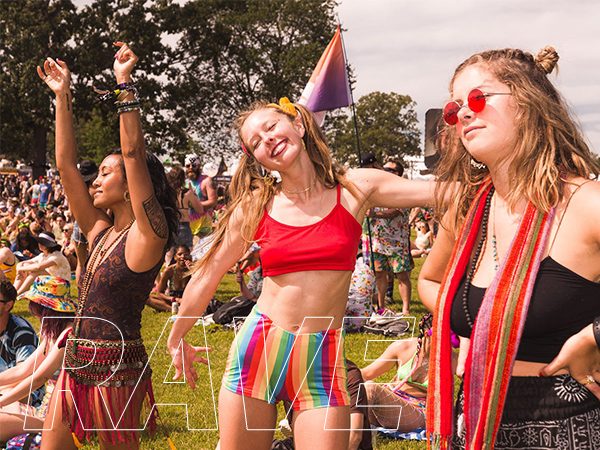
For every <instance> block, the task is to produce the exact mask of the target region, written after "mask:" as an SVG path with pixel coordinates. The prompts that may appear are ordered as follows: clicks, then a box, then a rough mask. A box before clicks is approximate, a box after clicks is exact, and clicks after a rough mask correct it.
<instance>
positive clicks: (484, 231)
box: [462, 186, 494, 329]
mask: <svg viewBox="0 0 600 450" xmlns="http://www.w3.org/2000/svg"><path fill="white" fill-rule="evenodd" d="M493 196H494V187H493V186H492V188H491V190H490V193H489V195H488V196H487V198H486V199H485V209H484V211H483V218H482V221H481V240H480V241H479V244H477V250H475V255H474V256H473V261H472V262H471V267H470V268H469V271H468V272H467V277H466V280H465V290H464V291H463V298H462V307H463V311H464V312H465V316H466V318H467V323H468V324H469V327H471V329H473V325H474V322H473V318H472V317H471V313H470V312H469V289H470V287H471V281H472V280H473V276H474V275H475V271H476V270H477V266H478V262H479V256H480V255H481V251H482V250H483V246H484V244H485V241H486V238H487V228H488V218H489V214H490V204H491V202H492V197H493Z"/></svg>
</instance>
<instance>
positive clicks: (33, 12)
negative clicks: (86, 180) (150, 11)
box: [0, 0, 76, 177]
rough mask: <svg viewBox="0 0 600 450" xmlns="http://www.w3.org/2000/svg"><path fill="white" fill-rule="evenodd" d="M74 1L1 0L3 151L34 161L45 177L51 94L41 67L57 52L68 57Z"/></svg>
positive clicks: (0, 138)
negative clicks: (43, 81)
mask: <svg viewBox="0 0 600 450" xmlns="http://www.w3.org/2000/svg"><path fill="white" fill-rule="evenodd" d="M75 16H76V11H75V7H74V6H73V4H72V3H71V1H70V0H18V1H3V2H0V59H1V61H2V64H1V65H0V66H1V68H0V148H1V149H2V153H4V154H5V155H6V156H7V157H9V158H14V159H16V158H21V159H23V160H25V161H26V162H32V169H33V175H34V176H36V177H37V176H40V175H42V173H44V170H45V169H44V164H45V163H46V153H47V133H48V130H49V129H50V127H51V124H52V123H53V115H52V110H51V107H50V106H51V96H50V95H48V90H47V89H46V88H45V87H44V86H43V84H42V82H41V80H40V78H39V76H38V74H37V71H36V66H38V65H42V64H43V62H44V60H45V58H46V57H47V56H49V55H50V54H51V53H52V54H60V55H63V56H62V57H63V58H65V59H66V58H68V57H69V56H70V55H71V54H72V52H71V48H70V47H69V45H68V41H69V39H70V38H71V36H72V34H73V29H74V26H75V23H76V20H75Z"/></svg>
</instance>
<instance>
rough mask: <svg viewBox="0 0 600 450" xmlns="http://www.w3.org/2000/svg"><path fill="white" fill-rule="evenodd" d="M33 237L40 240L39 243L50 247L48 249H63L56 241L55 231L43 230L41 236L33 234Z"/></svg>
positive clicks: (52, 250)
mask: <svg viewBox="0 0 600 450" xmlns="http://www.w3.org/2000/svg"><path fill="white" fill-rule="evenodd" d="M33 238H34V239H35V240H36V241H37V242H38V244H42V245H43V246H44V247H48V250H50V251H51V252H54V251H56V250H60V249H61V246H60V244H59V243H58V242H56V238H55V237H54V233H52V232H50V231H42V232H41V233H40V234H39V236H33Z"/></svg>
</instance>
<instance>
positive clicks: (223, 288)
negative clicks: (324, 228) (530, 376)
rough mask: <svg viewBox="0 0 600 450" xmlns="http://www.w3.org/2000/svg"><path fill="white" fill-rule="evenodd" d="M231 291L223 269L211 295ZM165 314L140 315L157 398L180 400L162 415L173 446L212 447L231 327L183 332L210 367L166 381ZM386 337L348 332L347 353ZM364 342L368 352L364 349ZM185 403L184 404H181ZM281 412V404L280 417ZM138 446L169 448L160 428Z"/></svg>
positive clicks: (19, 309)
mask: <svg viewBox="0 0 600 450" xmlns="http://www.w3.org/2000/svg"><path fill="white" fill-rule="evenodd" d="M423 262H424V259H423V258H417V259H416V260H415V269H414V270H413V272H412V276H411V281H412V286H413V289H412V297H411V314H412V315H414V316H415V317H416V321H417V323H418V321H419V320H420V318H421V317H422V316H423V315H424V314H425V313H426V312H427V310H426V308H425V306H424V305H423V304H422V303H421V302H420V300H419V298H418V294H417V288H416V280H417V277H418V274H419V271H420V269H421V267H422V265H423ZM235 295H238V285H237V283H236V282H235V277H234V275H229V274H228V275H226V276H225V278H224V279H223V281H222V282H221V284H220V285H219V289H218V290H217V293H216V297H217V298H218V299H219V300H221V301H228V300H229V299H231V298H232V297H234V296H235ZM394 298H395V300H396V301H395V303H393V304H392V305H389V306H388V308H390V309H393V310H395V311H401V310H402V305H401V302H400V299H399V294H398V291H397V283H396V291H395V292H394ZM13 312H14V313H15V314H17V315H20V316H22V317H25V318H26V319H27V320H29V321H30V322H31V323H32V324H33V325H34V326H35V327H38V326H39V322H38V321H37V319H35V318H34V317H32V316H31V314H29V311H27V304H26V303H25V302H18V303H17V304H16V305H15V308H14V310H13ZM169 317H170V314H168V313H157V312H155V311H154V310H151V309H149V308H146V309H145V310H144V312H143V315H142V335H143V338H144V341H145V345H146V349H147V351H148V354H151V355H152V357H151V358H152V359H151V366H152V370H153V375H152V381H153V384H154V394H155V398H156V401H157V403H159V404H160V403H164V404H180V405H179V406H159V410H160V414H161V417H162V421H163V423H164V425H165V426H166V428H167V429H168V432H169V433H170V435H171V439H172V440H173V442H174V444H175V446H176V447H177V449H178V450H182V449H214V448H215V447H216V445H217V442H218V439H219V434H218V431H216V428H217V422H216V400H217V398H218V393H219V389H220V384H221V377H222V375H223V372H224V371H225V364H226V359H227V354H228V351H229V347H230V345H231V342H232V340H233V337H234V333H233V331H224V330H222V329H220V327H218V326H211V327H209V328H207V329H206V333H204V330H203V327H201V326H197V327H194V329H193V330H192V331H191V332H190V334H189V335H188V341H190V342H193V343H196V345H204V340H205V339H206V344H207V345H208V346H209V347H211V348H212V351H211V352H210V354H209V357H210V368H209V367H207V366H205V365H198V367H197V369H198V374H199V376H200V383H198V385H197V387H196V389H195V390H194V391H192V390H191V389H190V388H189V387H188V385H187V384H184V383H170V382H169V381H170V380H171V378H172V376H173V374H174V371H173V369H172V368H171V367H170V357H169V354H168V351H167V348H166V338H167V336H168V332H169V330H170V321H169ZM368 340H369V341H376V340H380V341H382V342H381V343H379V344H377V343H376V342H371V343H370V344H369V345H368V348H367V341H368ZM385 340H386V338H382V337H379V336H375V335H372V334H363V333H355V334H351V333H349V334H348V335H347V339H346V355H347V357H348V358H350V359H351V360H353V361H354V362H356V364H357V365H358V366H359V367H364V366H366V365H367V364H369V361H365V358H366V359H367V360H368V359H374V358H376V357H377V356H378V355H379V354H380V353H381V351H383V349H384V348H385V346H386V345H387V344H389V342H385ZM365 348H367V350H368V351H367V352H366V353H367V354H366V355H365ZM392 376H393V374H392V373H391V372H390V373H388V374H386V375H385V376H383V377H381V380H380V381H389V380H390V379H391V378H392ZM181 405H187V410H186V408H185V406H181ZM281 418H283V413H282V409H281V408H280V417H279V419H281ZM188 424H189V429H198V430H201V431H189V430H188ZM275 437H279V438H282V436H281V434H280V433H279V432H275ZM86 448H94V449H96V448H99V447H98V445H97V443H95V442H92V443H91V445H89V446H87V447H86ZM141 448H143V449H156V450H158V449H161V450H162V449H165V448H168V444H167V440H166V437H165V435H164V434H163V433H162V432H161V431H160V428H159V430H158V432H157V433H156V434H155V435H154V436H153V437H150V436H149V435H148V434H147V433H145V432H144V433H142V439H141ZM375 448H376V449H377V450H391V449H425V448H426V445H425V444H424V443H422V442H417V441H397V440H389V439H385V438H382V437H379V436H378V437H377V440H376V445H375Z"/></svg>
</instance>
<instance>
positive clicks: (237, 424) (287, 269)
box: [168, 99, 433, 450]
mask: <svg viewBox="0 0 600 450" xmlns="http://www.w3.org/2000/svg"><path fill="white" fill-rule="evenodd" d="M236 127H237V130H238V133H239V138H240V141H241V144H242V148H243V150H244V153H243V154H242V158H241V161H240V166H239V168H238V170H237V171H236V173H235V175H234V177H233V180H232V184H231V193H232V202H231V206H230V208H229V209H228V211H227V213H226V214H225V215H224V217H223V218H222V219H221V221H220V223H219V226H218V227H217V230H216V231H215V242H214V244H213V246H212V247H211V249H210V250H209V251H208V252H207V254H206V255H205V257H204V258H203V259H202V260H201V261H200V262H199V264H198V265H197V267H196V271H195V273H194V275H193V276H192V279H191V281H190V283H189V284H188V286H187V288H186V290H185V292H184V295H183V301H182V309H181V310H180V315H179V316H180V317H179V318H178V320H177V321H176V322H175V325H174V327H173V329H172V331H171V335H170V337H169V341H168V345H169V349H170V351H171V354H172V356H173V358H174V363H175V366H176V370H177V372H176V378H179V377H180V376H181V375H182V372H183V368H185V375H186V378H187V380H188V383H189V384H190V385H191V386H192V387H193V386H194V384H195V383H196V381H197V379H198V376H197V374H196V371H195V369H194V367H193V361H195V360H196V359H195V358H198V357H197V356H195V352H196V351H197V350H198V349H197V348H194V347H192V346H190V345H189V344H187V343H186V342H185V341H184V342H183V345H182V348H183V360H185V364H183V360H182V352H181V351H178V347H179V346H180V342H181V340H182V339H183V338H184V337H185V335H186V333H187V332H188V330H190V328H191V327H192V325H193V324H194V322H195V320H192V319H182V317H185V316H191V317H194V316H199V315H200V314H201V313H202V312H203V311H204V309H205V308H206V305H207V304H208V302H209V300H210V298H211V297H212V295H213V293H214V292H215V290H216V288H217V285H218V284H219V282H220V280H221V278H222V277H223V275H224V274H225V273H226V272H227V270H228V269H229V268H230V267H232V266H233V265H234V264H235V263H236V261H237V260H238V259H239V258H240V256H241V255H242V254H243V253H244V251H245V250H246V249H247V248H248V247H249V246H250V244H251V243H252V241H254V240H256V241H258V245H260V247H261V250H260V252H261V260H262V264H263V271H264V275H265V279H264V285H263V290H262V293H261V295H260V297H259V299H258V301H257V305H256V308H255V310H254V311H253V312H251V314H250V316H249V318H248V319H247V320H246V322H245V325H244V327H243V328H242V330H241V331H240V332H239V333H238V336H237V338H236V340H235V341H234V344H233V345H232V350H231V352H230V356H229V364H228V368H227V370H226V373H225V377H224V379H223V386H222V389H221V393H220V397H219V413H220V417H221V418H223V420H221V421H220V423H219V428H220V431H221V434H220V435H221V449H223V450H225V449H242V448H244V449H246V448H253V449H261V448H263V449H268V448H270V446H271V442H272V437H273V429H274V428H275V419H276V408H275V405H274V403H276V402H277V401H278V400H280V399H288V398H289V400H290V401H292V403H293V408H294V410H295V411H297V413H294V426H293V429H294V443H295V446H296V448H299V449H304V448H308V447H311V448H314V447H315V446H317V447H319V448H331V449H347V446H348V435H349V428H350V422H349V408H348V401H349V399H348V396H347V392H346V387H345V384H346V383H345V377H346V367H345V363H344V362H343V347H342V345H343V331H342V330H341V328H342V327H343V318H344V312H345V307H346V302H347V297H348V289H349V285H350V278H351V275H352V269H353V267H354V260H355V256H356V251H357V248H358V241H359V239H360V234H361V226H360V223H361V221H362V219H363V217H364V215H365V212H366V210H367V209H369V208H371V207H373V206H384V207H393V208H407V207H411V206H415V205H423V204H427V203H429V202H430V198H431V192H432V189H433V186H431V185H430V184H429V183H427V182H416V181H409V180H406V179H402V178H399V177H397V176H395V175H392V174H390V173H387V172H385V171H383V170H375V169H357V170H351V171H348V172H347V173H343V171H341V170H340V169H339V168H337V167H334V165H333V163H332V160H331V156H330V153H329V149H328V147H327V144H326V142H325V140H324V137H323V134H322V132H321V130H320V128H319V126H318V125H317V124H316V123H315V120H314V118H313V116H312V114H311V113H310V112H309V111H308V110H307V109H306V108H304V107H303V106H300V105H296V104H291V103H289V101H288V100H287V99H282V100H281V101H280V103H279V104H267V103H265V102H259V103H255V104H253V105H252V106H251V107H250V109H248V110H247V111H245V112H243V113H242V114H241V115H240V116H239V118H238V119H237V121H236ZM264 169H266V170H268V171H277V172H279V174H280V176H281V182H280V183H275V182H274V179H273V177H271V176H264ZM284 343H286V344H285V345H284ZM311 343H312V344H311ZM286 345H287V346H286ZM303 345H307V346H309V349H302V348H301V346H303ZM304 350H305V351H304ZM279 352H281V353H279ZM265 354H271V355H275V357H274V358H270V357H269V358H266V359H268V361H266V359H265V358H263V357H262V355H265ZM277 354H279V355H286V356H284V357H283V358H277V357H276V355H277ZM307 355H308V356H307ZM340 356H341V357H340ZM288 358H289V364H285V365H283V366H277V363H278V361H279V360H283V361H287V360H288ZM271 359H273V361H271ZM271 362H273V363H275V365H274V366H272V365H271ZM313 362H314V364H312V363H313ZM315 367H317V368H318V370H319V373H318V374H315V373H314V368H315ZM305 377H306V379H307V380H309V384H308V385H306V383H304V385H303V384H302V381H303V380H304V379H305ZM265 378H267V380H268V381H269V384H268V385H266V384H265V383H262V381H261V380H265ZM284 378H285V379H284ZM267 380H265V381H267ZM278 380H279V381H278ZM265 386H266V387H265ZM244 411H252V414H248V415H247V416H245V413H244Z"/></svg>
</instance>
